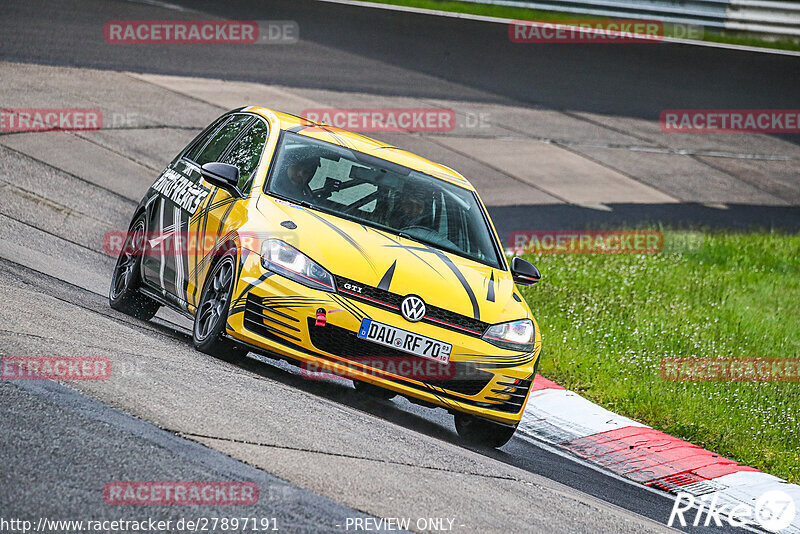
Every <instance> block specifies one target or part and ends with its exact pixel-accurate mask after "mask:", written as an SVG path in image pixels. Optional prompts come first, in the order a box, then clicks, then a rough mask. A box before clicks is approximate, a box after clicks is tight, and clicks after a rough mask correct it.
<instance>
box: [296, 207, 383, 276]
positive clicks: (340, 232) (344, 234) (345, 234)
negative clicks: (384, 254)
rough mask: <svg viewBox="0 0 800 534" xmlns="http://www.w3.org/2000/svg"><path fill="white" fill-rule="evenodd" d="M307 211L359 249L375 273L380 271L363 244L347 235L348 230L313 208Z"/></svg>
mask: <svg viewBox="0 0 800 534" xmlns="http://www.w3.org/2000/svg"><path fill="white" fill-rule="evenodd" d="M306 213H308V214H309V215H311V216H313V217H315V218H317V219H318V220H319V221H321V222H322V223H323V224H325V225H326V226H327V227H328V228H330V229H331V230H333V231H334V232H336V233H337V234H339V235H340V236H341V237H342V239H344V240H345V241H347V242H348V243H350V244H351V245H352V246H353V248H355V249H356V250H358V251H359V252H360V253H361V255H362V256H364V259H365V260H367V263H369V266H370V267H372V270H373V272H375V273H376V274H377V272H378V271H377V270H376V269H375V264H374V263H372V259H371V258H370V257H369V255H368V254H367V251H366V250H364V249H363V248H362V247H361V245H359V244H358V242H357V241H356V240H355V239H353V238H352V237H350V236H349V235H347V233H346V232H344V231H343V230H342V229H341V228H339V227H338V226H336V225H335V224H332V223H330V222H328V221H327V220H325V218H324V217H320V216H319V215H317V214H316V213H314V212H313V211H311V210H306Z"/></svg>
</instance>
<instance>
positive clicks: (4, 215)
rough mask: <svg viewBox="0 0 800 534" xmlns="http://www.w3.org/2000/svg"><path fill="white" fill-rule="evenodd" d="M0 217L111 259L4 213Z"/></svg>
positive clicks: (102, 253) (97, 251)
mask: <svg viewBox="0 0 800 534" xmlns="http://www.w3.org/2000/svg"><path fill="white" fill-rule="evenodd" d="M73 213H79V212H73ZM67 216H69V214H68V215H67ZM0 217H4V218H6V219H9V220H11V221H14V222H15V223H18V224H21V225H23V226H27V227H28V228H32V229H34V230H37V231H39V232H42V233H43V234H47V235H49V236H52V237H55V238H56V239H60V240H61V241H64V242H66V243H69V244H71V245H75V246H76V247H81V248H84V249H86V250H88V251H90V252H93V253H95V254H99V255H100V256H103V257H106V258H113V256H109V255H108V254H105V253H104V252H101V251H99V250H95V249H93V248H90V247H88V246H86V245H82V244H80V243H78V242H76V241H72V240H70V239H67V238H66V237H62V236H60V235H58V234H54V233H53V232H51V231H49V230H45V229H44V228H39V227H38V226H34V225H32V224H30V223H27V222H25V221H20V220H19V219H15V218H13V217H9V216H8V215H6V214H5V213H1V212H0ZM0 257H3V256H0Z"/></svg>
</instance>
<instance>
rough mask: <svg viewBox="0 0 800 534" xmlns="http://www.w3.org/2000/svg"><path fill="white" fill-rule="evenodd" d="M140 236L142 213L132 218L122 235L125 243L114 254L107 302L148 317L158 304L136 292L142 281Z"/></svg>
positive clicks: (134, 313) (133, 314) (142, 318)
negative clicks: (127, 228)
mask: <svg viewBox="0 0 800 534" xmlns="http://www.w3.org/2000/svg"><path fill="white" fill-rule="evenodd" d="M144 240H145V222H144V214H142V215H139V216H138V217H136V219H134V220H133V224H131V228H130V230H128V235H127V236H126V238H125V245H124V246H123V247H122V250H121V251H120V253H119V256H117V264H116V265H115V266H114V274H112V275H111V287H110V288H109V290H108V304H109V305H110V306H111V307H112V308H113V309H115V310H117V311H120V312H122V313H125V314H127V315H131V316H133V317H136V318H137V319H141V320H143V321H149V320H150V319H152V318H153V316H154V315H155V314H156V312H157V311H158V308H160V307H161V305H160V304H159V303H158V302H156V301H154V300H153V299H151V298H148V297H146V296H144V295H142V294H141V293H139V286H140V285H141V283H142V278H141V266H142V253H143V251H144Z"/></svg>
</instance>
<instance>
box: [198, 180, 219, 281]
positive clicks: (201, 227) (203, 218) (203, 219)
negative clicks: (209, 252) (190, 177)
mask: <svg viewBox="0 0 800 534" xmlns="http://www.w3.org/2000/svg"><path fill="white" fill-rule="evenodd" d="M215 196H217V189H216V188H215V189H214V190H213V191H211V194H210V195H208V197H206V198H208V200H207V201H206V207H205V208H202V209H201V212H200V213H201V215H200V222H199V223H198V225H197V235H196V236H195V238H196V240H195V243H199V242H200V235H201V234H202V235H206V223H207V222H208V212H209V209H208V208H209V206H211V204H212V203H213V202H214V197H215ZM196 257H197V256H195V258H196ZM204 260H205V257H204V258H203V259H202V260H201V261H204ZM199 263H200V262H198V264H199ZM198 271H199V268H198V265H195V270H194V292H195V294H196V293H197V285H198V284H199V283H200V275H199V273H198Z"/></svg>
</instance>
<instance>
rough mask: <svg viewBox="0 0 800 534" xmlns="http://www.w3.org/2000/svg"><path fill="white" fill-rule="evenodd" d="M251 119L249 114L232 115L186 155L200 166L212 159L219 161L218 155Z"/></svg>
mask: <svg viewBox="0 0 800 534" xmlns="http://www.w3.org/2000/svg"><path fill="white" fill-rule="evenodd" d="M252 120H253V117H251V116H249V115H234V116H232V117H231V118H230V119H229V120H228V121H227V122H226V123H225V124H224V125H223V126H222V127H221V128H218V129H217V130H216V132H214V133H212V134H210V135H209V137H208V139H205V140H204V141H202V142H200V143H197V145H195V146H194V148H192V150H190V151H189V153H188V154H186V157H187V158H189V159H190V160H192V161H194V162H195V163H197V164H198V165H200V166H201V167H202V166H203V165H205V164H206V163H211V162H212V161H219V157H220V156H221V155H222V154H223V153H224V152H225V149H226V148H228V145H230V144H231V141H233V140H234V139H236V136H237V135H239V134H240V133H241V132H242V130H244V128H245V126H247V124H248V123H249V122H250V121H252Z"/></svg>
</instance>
